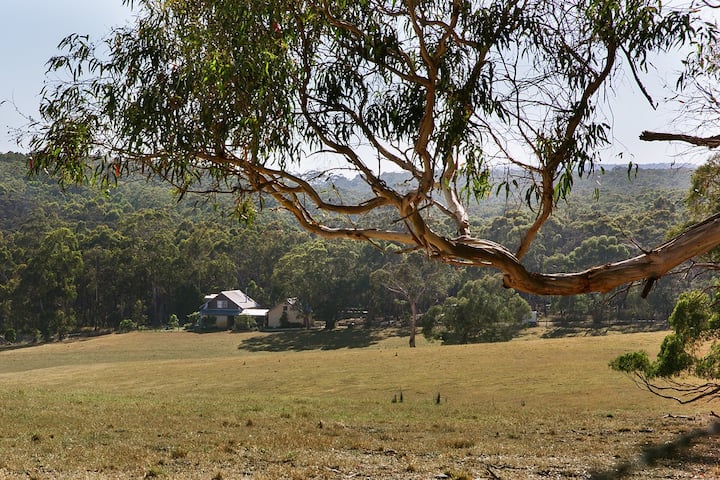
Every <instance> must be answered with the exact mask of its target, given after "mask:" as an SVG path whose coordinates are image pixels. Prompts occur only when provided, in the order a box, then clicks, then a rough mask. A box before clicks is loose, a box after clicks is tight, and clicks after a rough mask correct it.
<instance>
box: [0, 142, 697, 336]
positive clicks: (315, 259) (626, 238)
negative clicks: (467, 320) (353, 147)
mask: <svg viewBox="0 0 720 480" xmlns="http://www.w3.org/2000/svg"><path fill="white" fill-rule="evenodd" d="M0 157H1V158H2V161H0V180H2V182H1V183H0V189H1V188H5V186H6V185H9V186H12V189H13V190H12V191H11V190H10V189H9V188H8V189H6V190H5V191H4V192H5V193H4V194H3V195H2V196H0V202H2V203H3V205H5V206H6V207H7V208H8V211H9V212H15V213H17V215H15V214H12V215H8V217H5V216H3V217H2V218H0V223H2V225H4V227H3V228H2V229H1V230H0V260H2V262H0V332H2V331H5V330H7V329H8V328H13V329H15V330H16V332H17V333H18V335H19V336H20V337H21V338H22V337H23V336H27V335H28V334H32V333H33V332H34V331H35V330H38V331H40V329H41V325H40V323H39V322H40V321H39V319H38V318H36V317H34V316H33V315H35V313H33V311H28V315H26V311H27V308H26V307H29V305H30V304H31V303H33V302H34V303H35V306H37V304H38V302H37V301H35V300H34V298H35V297H34V296H35V295H36V294H41V293H42V292H40V291H39V290H38V289H40V288H41V287H42V281H43V280H42V276H40V275H39V274H38V275H35V276H32V277H31V276H30V272H31V271H35V272H36V273H38V272H40V273H44V271H45V270H47V271H51V270H52V269H53V268H55V269H56V270H62V273H63V275H65V277H64V278H65V280H67V281H68V282H70V283H72V285H73V286H74V291H73V288H67V289H65V290H64V292H65V293H66V294H67V298H66V299H65V300H64V304H63V309H64V311H66V312H67V313H68V315H67V317H66V318H62V317H57V318H56V319H54V320H53V322H54V324H53V325H54V326H51V324H50V323H49V322H48V326H47V334H48V335H51V336H57V335H58V334H59V333H60V331H67V330H69V329H72V328H73V327H72V319H73V318H74V319H75V328H78V329H97V330H100V329H111V328H118V326H119V324H120V322H121V321H122V320H125V319H128V320H131V321H133V322H134V323H136V324H137V325H138V326H146V327H152V326H157V325H166V324H167V322H168V321H169V319H170V316H171V315H172V314H175V315H177V316H178V319H179V321H180V323H181V324H182V323H184V322H185V319H186V318H187V317H188V315H190V314H191V313H192V312H194V311H195V310H197V308H198V307H199V305H200V304H201V303H202V300H203V296H204V295H205V294H207V293H210V292H217V291H219V290H225V289H234V288H240V289H242V290H245V291H247V293H248V294H250V296H252V297H253V298H254V299H256V300H258V301H259V302H260V303H261V304H262V305H265V306H272V305H273V304H274V302H276V301H280V300H283V299H285V298H287V297H297V298H298V300H299V302H302V303H303V304H304V305H305V306H306V307H309V308H311V309H312V310H313V313H314V315H315V317H316V318H318V319H320V320H327V321H328V324H327V325H328V327H332V325H333V322H334V321H335V320H337V318H336V317H337V315H338V312H340V311H341V310H343V309H346V308H351V309H362V310H368V311H369V317H370V318H371V319H378V318H380V319H393V320H395V319H402V320H403V321H405V320H408V319H409V320H410V324H411V323H412V311H413V309H412V306H411V301H412V300H413V299H415V303H416V308H415V311H416V314H417V316H418V317H420V318H424V319H428V318H431V317H432V315H428V314H426V313H425V312H426V311H427V310H428V309H430V308H431V307H432V306H433V305H440V306H442V304H443V303H444V301H445V298H446V297H447V295H450V296H452V297H454V298H456V299H457V298H458V295H459V291H460V290H461V289H462V288H463V286H464V285H465V284H466V283H468V282H470V281H473V280H477V279H478V278H483V277H484V275H481V274H480V273H481V272H479V271H478V270H476V269H468V268H464V267H459V266H450V265H446V264H444V263H441V262H437V261H435V260H434V259H432V258H429V257H428V256H427V254H426V252H424V251H422V252H421V251H418V252H413V253H409V254H401V255H398V254H397V253H393V252H395V249H394V248H392V247H391V246H389V245H388V244H385V243H377V244H370V243H364V242H350V241H344V242H343V241H341V242H334V241H328V240H324V239H321V238H317V237H311V236H310V235H309V234H307V233H306V232H304V231H302V230H301V229H299V228H298V227H297V226H295V225H294V224H293V223H292V221H291V219H290V218H288V216H287V214H284V213H283V212H281V211H277V210H274V209H267V210H264V211H258V212H257V214H256V217H255V219H254V221H253V223H252V224H249V225H248V224H244V223H242V222H239V221H238V220H237V219H234V218H227V217H224V216H222V215H221V213H220V212H222V211H223V210H222V208H221V209H219V210H216V208H215V205H214V204H212V203H209V204H206V203H197V204H196V203H195V200H196V198H193V197H190V196H189V197H187V198H186V199H185V200H183V201H181V202H177V201H176V200H174V199H172V198H171V197H170V196H169V195H168V192H167V190H166V188H165V187H164V186H160V185H152V184H147V183H145V182H144V181H142V182H130V183H127V184H123V185H121V186H118V188H116V189H113V190H110V191H109V192H108V193H107V194H104V195H101V196H98V194H97V193H95V192H92V191H88V190H85V189H81V188H75V187H73V188H68V189H66V190H65V191H63V190H60V189H59V188H58V187H57V186H56V185H55V184H54V183H53V182H49V181H47V179H44V178H37V179H24V180H22V181H21V182H18V181H17V179H13V177H12V175H13V173H12V172H16V171H17V169H18V168H20V167H21V166H22V164H23V162H24V161H25V158H24V157H20V158H16V157H15V156H11V157H6V156H1V155H0ZM689 176H690V174H689V172H688V171H686V170H657V171H655V170H649V171H642V170H641V171H640V173H639V175H638V177H636V178H635V177H633V178H631V179H628V177H627V173H626V170H624V169H623V170H622V171H615V170H608V171H607V172H606V174H605V176H604V177H601V178H600V180H602V185H603V189H604V194H603V195H601V196H600V197H599V198H598V199H597V200H594V198H595V197H594V194H593V188H594V185H596V184H597V183H598V182H597V181H595V179H593V180H592V181H588V182H580V183H578V184H577V185H576V191H575V193H574V194H573V195H577V196H578V198H580V200H579V201H578V202H576V203H573V204H567V205H565V206H563V207H561V208H560V209H559V210H558V218H556V219H553V220H550V221H548V222H547V223H546V228H545V229H543V231H541V232H540V233H538V235H539V239H540V240H541V242H540V243H539V244H536V246H535V248H533V249H531V250H530V251H529V252H528V254H527V256H526V257H525V258H526V260H527V261H528V262H529V263H530V262H533V263H534V264H537V265H546V268H547V269H548V270H550V269H551V267H550V265H551V262H555V261H562V262H563V263H562V265H565V266H567V267H568V268H573V269H576V268H582V267H583V266H585V265H587V264H588V263H592V262H611V261H613V260H615V259H617V258H618V256H622V255H623V252H624V249H628V250H631V249H632V248H634V243H633V242H636V241H637V242H638V243H640V244H644V242H645V241H649V242H650V244H652V243H654V242H656V241H660V239H661V238H662V235H663V231H662V230H656V229H653V228H648V225H647V224H646V223H645V222H643V221H642V217H643V215H645V214H646V212H647V211H648V209H651V208H653V207H652V205H654V204H655V202H657V201H658V197H662V199H663V202H664V205H661V207H662V209H663V212H666V213H665V214H666V215H667V222H674V223H680V222H681V221H682V219H684V218H685V217H687V210H686V209H685V205H684V204H683V202H682V198H683V194H684V192H685V188H686V187H688V186H689V185H690V178H689ZM6 179H7V180H8V181H7V182H5V180H6ZM631 181H632V182H634V183H633V185H634V188H633V189H628V188H627V185H628V184H629V182H631ZM338 183H339V182H338ZM343 185H344V188H347V195H348V196H349V195H353V194H354V192H355V191H356V190H355V189H356V188H357V185H358V182H357V181H356V180H355V181H351V180H349V179H346V180H344V183H343ZM326 190H327V191H335V192H336V193H335V194H342V195H345V194H346V192H345V191H339V190H337V188H335V190H333V188H332V186H331V185H330V184H327V189H326ZM27 192H32V193H31V194H28V193H27ZM631 193H632V196H631V195H630V194H631ZM28 195H30V198H31V199H32V200H33V201H32V202H30V201H29V199H28ZM581 204H587V205H589V207H588V209H583V208H579V206H580V205H581ZM596 207H597V208H602V209H604V210H608V211H611V212H613V215H605V216H603V217H602V218H601V219H598V218H597V216H596V215H595V214H594V213H593V211H592V209H593V208H596ZM20 211H23V212H24V214H23V215H20V214H19V212H20ZM387 214H388V215H390V214H391V212H389V211H388V212H387ZM472 214H473V215H472V216H471V217H470V218H471V220H472V222H473V224H474V225H477V229H478V230H479V231H482V232H484V235H486V236H487V237H488V238H490V239H492V240H493V241H494V240H496V239H497V241H499V242H503V241H505V239H507V238H511V237H513V236H515V235H516V234H517V233H518V232H519V231H521V230H522V229H524V228H525V227H526V226H527V224H528V222H532V217H531V216H528V215H525V214H522V213H519V212H517V211H516V210H515V209H513V208H512V205H505V204H504V202H500V203H497V204H495V206H494V210H493V211H492V215H490V214H487V213H486V212H484V211H483V210H479V209H478V210H473V211H472ZM378 215H379V214H378ZM379 216H380V215H379ZM382 221H383V220H382V218H378V222H382ZM60 229H65V233H64V234H63V235H57V234H56V235H50V234H51V233H53V232H56V231H58V230H60ZM68 232H69V233H68ZM46 238H48V241H47V242H46V241H45V239H46ZM49 239H53V241H52V242H50V241H49ZM637 239H642V240H637ZM51 243H52V244H54V245H56V246H57V248H58V251H62V252H64V253H63V254H62V261H61V259H60V258H59V257H58V258H57V263H56V264H52V262H50V261H49V260H50V259H51V258H53V257H52V255H51V253H52V252H49V251H48V252H46V253H44V254H43V255H39V252H40V251H41V249H42V248H49V245H50V244H51ZM544 245H547V249H545V248H540V247H541V246H544ZM588 245H590V247H588ZM586 249H589V250H590V251H589V252H588V251H585V250H586ZM557 250H562V251H563V252H564V253H562V254H558V253H556V251H557ZM71 252H74V254H77V253H78V252H79V253H80V255H81V260H82V262H81V265H82V267H81V268H80V269H79V270H72V269H70V270H69V272H74V273H73V275H70V276H68V274H67V273H65V272H66V271H68V270H67V269H66V268H65V266H63V263H62V262H65V261H74V260H72V259H73V258H75V257H74V256H73V255H71V254H70V253H71ZM553 252H555V253H553ZM66 255H67V258H66V257H65V256H66ZM586 255H591V258H587V257H586ZM41 261H43V262H46V264H45V265H44V266H43V267H42V268H40V265H41ZM552 268H554V267H552ZM558 271H560V270H558ZM73 279H74V280H73ZM36 281H37V282H40V283H39V284H38V285H35V282H36ZM687 284H688V280H687V279H686V278H684V277H680V276H675V277H666V278H663V279H661V280H659V281H658V282H656V284H655V287H654V294H652V295H650V296H649V297H648V298H647V299H641V298H640V291H638V290H631V291H629V292H620V293H619V294H616V295H614V296H610V297H608V296H602V295H598V294H595V295H588V296H576V297H572V296H571V297H546V296H536V295H527V294H523V295H522V297H523V298H524V299H525V300H527V301H528V302H529V303H530V304H532V305H533V307H534V308H537V309H539V310H540V311H543V312H545V313H548V314H549V315H554V316H555V317H556V318H559V319H563V320H566V321H573V320H585V319H588V318H591V317H592V318H595V317H597V318H601V319H602V320H603V321H605V320H610V321H613V320H616V319H619V320H622V321H624V322H632V321H634V320H635V319H656V320H663V319H666V318H667V317H668V315H669V314H670V312H671V311H672V308H673V305H674V303H675V299H676V297H677V295H678V294H679V292H681V291H682V290H683V289H685V288H687ZM468 288H469V287H468ZM500 290H501V291H503V290H504V289H500ZM403 292H404V293H403ZM655 293H656V294H655ZM73 295H74V300H73ZM55 303H56V304H57V303H58V302H57V301H55ZM435 327H436V329H435V333H437V334H439V333H441V332H443V331H444V332H446V333H447V338H448V339H449V340H450V339H451V337H452V341H459V339H461V338H462V335H463V333H462V329H461V327H460V326H458V327H457V328H456V327H455V326H453V330H452V332H450V330H448V329H447V328H446V327H445V326H444V325H442V324H440V323H438V324H437V325H435ZM43 328H44V327H43ZM410 331H412V328H410ZM492 335H494V334H492ZM492 335H490V334H489V337H492ZM480 336H481V335H480V334H476V333H473V332H471V331H470V330H468V333H467V338H468V341H476V339H478V338H480ZM501 336H502V335H501V334H500V333H498V334H497V335H496V338H500V337H501ZM489 337H488V338H489Z"/></svg>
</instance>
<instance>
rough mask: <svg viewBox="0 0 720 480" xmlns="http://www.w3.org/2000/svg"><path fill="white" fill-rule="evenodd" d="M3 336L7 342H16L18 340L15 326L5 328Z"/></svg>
mask: <svg viewBox="0 0 720 480" xmlns="http://www.w3.org/2000/svg"><path fill="white" fill-rule="evenodd" d="M3 338H4V339H5V341H6V342H10V343H15V341H16V340H17V332H16V331H15V329H14V328H8V329H7V330H5V334H4V335H3Z"/></svg>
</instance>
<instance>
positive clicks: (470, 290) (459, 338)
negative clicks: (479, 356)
mask: <svg viewBox="0 0 720 480" xmlns="http://www.w3.org/2000/svg"><path fill="white" fill-rule="evenodd" d="M531 312H532V310H531V308H530V305H528V303H527V302H526V301H525V300H523V299H522V298H521V297H520V295H518V294H517V293H516V292H515V291H514V290H512V289H506V288H503V285H502V279H501V278H500V277H498V276H486V277H484V278H481V279H479V280H473V281H470V282H468V283H466V284H465V286H463V287H462V288H461V289H460V291H459V292H458V294H457V296H455V297H450V298H448V299H447V300H446V301H445V303H444V304H443V305H442V307H439V308H438V307H435V308H433V309H431V310H430V311H429V312H428V314H427V317H428V318H427V319H424V321H423V332H424V333H425V335H426V336H430V337H440V338H442V339H443V341H445V342H446V343H472V342H498V341H507V340H510V339H511V338H512V337H514V336H515V335H516V334H517V333H518V332H519V331H520V330H521V329H522V328H523V325H524V321H525V320H526V319H527V318H529V317H530V314H531Z"/></svg>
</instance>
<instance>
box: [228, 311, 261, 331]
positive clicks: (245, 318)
mask: <svg viewBox="0 0 720 480" xmlns="http://www.w3.org/2000/svg"><path fill="white" fill-rule="evenodd" d="M257 328H258V327H257V322H256V321H255V319H254V318H253V317H251V316H249V315H238V316H237V317H235V326H234V327H233V330H234V331H236V332H249V331H252V330H257Z"/></svg>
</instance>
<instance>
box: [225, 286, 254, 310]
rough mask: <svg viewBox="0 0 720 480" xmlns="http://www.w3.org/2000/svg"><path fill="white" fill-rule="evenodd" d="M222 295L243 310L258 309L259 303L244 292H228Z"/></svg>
mask: <svg viewBox="0 0 720 480" xmlns="http://www.w3.org/2000/svg"><path fill="white" fill-rule="evenodd" d="M220 293H221V294H222V295H224V296H225V297H227V299H228V300H230V301H231V302H233V303H234V304H235V305H237V306H238V307H240V308H241V309H243V310H244V309H246V308H257V307H258V304H257V302H256V301H255V300H253V299H252V298H250V297H248V296H247V294H246V293H245V292H243V291H242V290H226V291H224V292H220Z"/></svg>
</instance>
